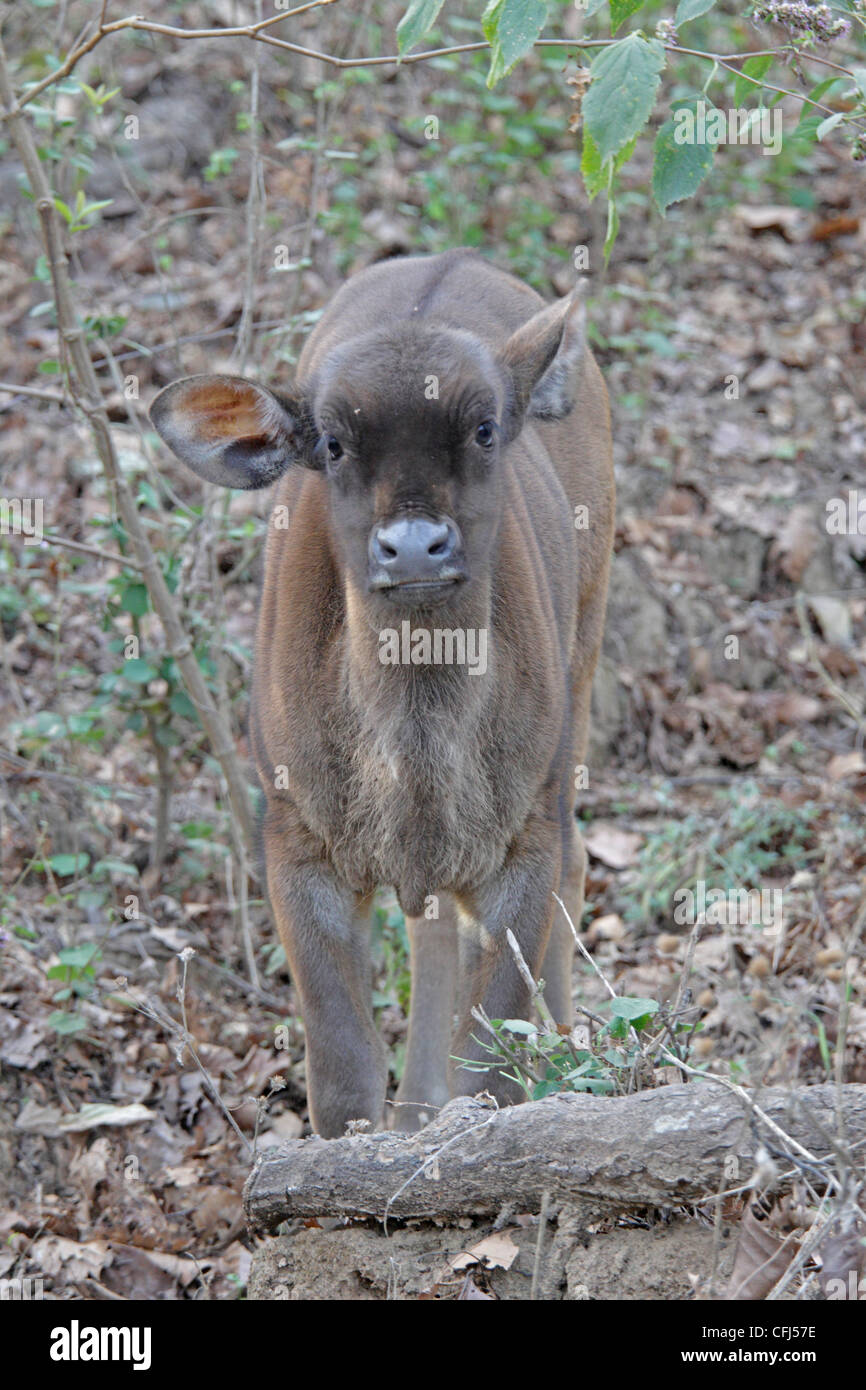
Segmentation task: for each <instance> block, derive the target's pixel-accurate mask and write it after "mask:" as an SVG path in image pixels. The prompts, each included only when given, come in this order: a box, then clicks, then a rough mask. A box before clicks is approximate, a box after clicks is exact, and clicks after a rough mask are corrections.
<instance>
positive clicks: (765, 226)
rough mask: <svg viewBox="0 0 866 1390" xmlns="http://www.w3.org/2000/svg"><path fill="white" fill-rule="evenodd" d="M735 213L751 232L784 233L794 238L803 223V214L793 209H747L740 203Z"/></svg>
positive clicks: (797, 209)
mask: <svg viewBox="0 0 866 1390" xmlns="http://www.w3.org/2000/svg"><path fill="white" fill-rule="evenodd" d="M734 212H735V213H736V215H737V217H739V219H740V221H741V222H744V223H745V225H746V226H747V227H748V229H749V231H750V232H769V231H773V232H782V233H784V235H785V236H792V235H793V233H794V232H795V231H796V230H797V229H798V228H799V226H800V224H801V223H802V221H803V213H802V212H801V210H800V209H799V208H792V207H746V205H745V204H743V203H740V204H739V205H738V206H737V207H735V208H734Z"/></svg>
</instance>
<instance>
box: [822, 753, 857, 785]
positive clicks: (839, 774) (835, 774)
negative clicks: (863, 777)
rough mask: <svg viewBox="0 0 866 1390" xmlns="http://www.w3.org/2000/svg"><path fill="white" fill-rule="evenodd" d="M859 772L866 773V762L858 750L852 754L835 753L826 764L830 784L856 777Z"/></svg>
mask: <svg viewBox="0 0 866 1390" xmlns="http://www.w3.org/2000/svg"><path fill="white" fill-rule="evenodd" d="M860 772H866V762H864V761H863V754H862V753H861V752H860V750H859V748H858V749H855V751H854V752H853V753H837V754H836V756H835V757H834V758H831V759H830V761H829V762H828V764H827V776H828V777H829V778H830V781H831V782H844V780H845V778H846V777H856V776H857V774H858V773H860Z"/></svg>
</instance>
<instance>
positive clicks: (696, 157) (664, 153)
mask: <svg viewBox="0 0 866 1390" xmlns="http://www.w3.org/2000/svg"><path fill="white" fill-rule="evenodd" d="M697 105H698V103H697V102H696V101H695V102H684V103H683V104H682V105H680V106H678V108H677V111H676V112H675V113H674V116H673V118H672V119H671V120H669V121H665V123H664V125H663V126H662V127H661V129H660V130H659V133H658V135H657V136H656V141H655V154H654V159H653V178H652V189H653V197H654V198H655V200H656V203H657V204H658V207H659V211H660V212H661V213H662V214H664V213H666V212H667V210H668V208H669V207H670V205H671V203H679V202H681V201H682V199H683V198H690V197H691V196H692V194H693V193H694V192H695V190H696V189H697V188H698V187H699V185H700V184H701V183H702V181H703V180H704V179H705V178H706V176H707V174H708V173H709V172H710V170H711V169H712V167H713V153H714V150H713V146H712V145H711V144H709V143H708V142H706V141H704V142H701V143H698V141H697V140H693V141H692V142H690V143H687V142H685V141H683V140H682V136H683V134H684V133H688V127H687V126H684V124H683V120H684V119H685V118H683V120H678V119H677V118H678V117H679V113H680V112H688V113H690V114H691V116H692V117H693V118H694V116H695V109H696V107H697ZM692 133H693V134H695V135H696V134H697V131H696V130H695V129H694V124H692ZM704 133H706V132H704ZM678 135H679V136H680V140H679V141H678V139H677V136H678Z"/></svg>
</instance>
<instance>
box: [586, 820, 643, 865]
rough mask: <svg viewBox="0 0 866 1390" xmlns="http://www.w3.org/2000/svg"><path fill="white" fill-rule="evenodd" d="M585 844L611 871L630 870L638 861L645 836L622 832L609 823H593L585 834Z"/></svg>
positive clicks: (630, 831)
mask: <svg viewBox="0 0 866 1390" xmlns="http://www.w3.org/2000/svg"><path fill="white" fill-rule="evenodd" d="M583 842H584V844H585V845H586V847H587V849H588V850H589V852H590V854H591V855H592V856H593V858H594V859H600V860H601V862H602V864H607V866H608V868H610V869H630V868H631V867H632V865H633V864H636V863H637V861H638V856H639V854H640V848H641V845H642V844H643V836H642V835H638V834H636V833H635V832H634V831H633V830H620V828H619V826H617V825H613V824H612V823H611V822H609V821H593V823H592V825H591V826H590V827H589V829H588V830H585V831H584V833H583Z"/></svg>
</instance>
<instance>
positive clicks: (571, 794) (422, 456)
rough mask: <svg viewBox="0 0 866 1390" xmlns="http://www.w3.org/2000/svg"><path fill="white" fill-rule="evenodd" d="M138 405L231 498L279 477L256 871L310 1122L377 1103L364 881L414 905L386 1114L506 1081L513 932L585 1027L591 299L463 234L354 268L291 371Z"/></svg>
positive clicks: (211, 383) (598, 491)
mask: <svg viewBox="0 0 866 1390" xmlns="http://www.w3.org/2000/svg"><path fill="white" fill-rule="evenodd" d="M151 419H152V420H153V423H154V425H155V427H156V429H157V430H158V431H159V433H160V434H161V436H162V437H163V439H164V440H165V441H166V443H167V444H168V445H169V446H170V448H171V449H172V450H173V452H174V453H175V454H176V455H177V456H178V458H180V459H182V460H183V461H184V462H185V463H187V464H188V465H189V466H190V467H192V468H193V469H194V470H195V471H196V472H197V473H199V474H200V475H202V476H203V477H205V478H207V479H209V480H210V481H212V482H216V483H221V484H224V485H225V486H228V487H241V488H257V487H266V486H268V485H269V484H271V483H273V482H275V481H277V480H279V481H278V482H277V487H276V489H275V494H274V499H273V501H274V506H273V511H272V514H271V520H270V525H269V531H268V539H267V547H266V554H265V568H264V583H263V588H262V595H261V605H260V611H259V618H258V636H257V642H256V659H255V676H254V682H253V688H252V699H251V718H250V730H251V742H252V747H253V750H254V755H255V761H256V765H257V769H258V774H259V777H260V780H261V784H262V788H263V791H264V799H265V810H264V819H263V825H262V833H263V844H264V853H265V863H266V870H267V883H268V891H269V895H270V900H271V904H272V907H273V911H274V915H275V917H276V921H277V926H278V929H279V933H280V938H281V940H282V942H283V945H284V946H285V950H286V955H287V957H288V961H289V967H290V970H291V974H292V979H293V981H294V983H295V986H296V988H297V990H298V992H299V995H300V1002H301V1008H302V1013H303V1018H304V1025H305V1031H306V1045H307V1079H308V1090H309V1103H310V1114H311V1118H312V1122H313V1125H314V1128H315V1129H316V1130H317V1132H318V1133H319V1134H322V1135H324V1136H326V1137H332V1136H336V1135H340V1134H342V1133H343V1131H344V1128H345V1125H346V1123H347V1121H349V1120H355V1119H366V1120H368V1121H370V1122H372V1124H373V1125H375V1126H379V1125H380V1124H381V1123H382V1121H383V1111H384V1107H385V1090H386V1080H387V1060H386V1054H385V1050H384V1047H383V1044H382V1042H381V1039H380V1038H379V1036H378V1033H377V1031H376V1028H375V1025H374V1021H373V1014H372V1001H371V967H370V956H369V934H370V924H369V917H370V910H371V900H372V896H373V893H374V891H375V890H376V888H377V887H379V886H383V885H392V886H393V888H394V889H395V891H396V894H397V897H398V900H399V902H400V905H401V906H402V908H403V910H404V912H405V913H406V918H407V924H408V933H409V941H410V953H411V969H412V996H411V1007H410V1020H409V1033H408V1043H407V1050H406V1061H405V1068H404V1074H403V1079H402V1081H401V1084H400V1087H399V1091H398V1095H397V1100H398V1102H400V1103H399V1104H398V1105H397V1106H395V1107H394V1108H393V1110H392V1111H391V1115H392V1122H393V1123H394V1125H395V1127H398V1128H415V1127H417V1126H418V1125H420V1124H421V1123H423V1122H425V1121H426V1120H427V1119H429V1118H431V1117H432V1113H433V1110H434V1108H435V1107H437V1106H441V1105H442V1104H444V1103H445V1102H446V1101H447V1100H448V1099H449V1097H450V1096H452V1095H455V1094H459V1093H464V1092H466V1093H473V1092H475V1091H478V1090H481V1089H484V1088H486V1089H488V1090H490V1091H492V1092H493V1093H494V1095H496V1096H497V1098H498V1099H499V1100H501V1101H503V1102H507V1101H512V1100H515V1099H518V1098H519V1097H518V1096H517V1095H516V1094H515V1092H514V1087H513V1083H510V1082H508V1081H506V1080H504V1078H503V1077H501V1076H500V1075H499V1073H498V1071H497V1070H496V1069H495V1068H494V1069H491V1070H490V1071H489V1072H487V1073H482V1074H480V1075H479V1073H478V1072H477V1071H473V1070H469V1069H467V1068H463V1067H461V1066H460V1065H459V1064H458V1063H456V1062H455V1061H454V1060H453V1058H454V1057H458V1058H462V1059H469V1060H474V1061H483V1060H484V1059H485V1058H486V1057H487V1054H486V1053H485V1052H484V1051H483V1049H481V1048H479V1046H478V1044H477V1042H476V1041H475V1040H474V1039H473V1037H472V1034H473V1033H476V1032H477V1031H478V1025H477V1024H476V1023H475V1022H474V1020H473V1018H472V1016H471V1009H472V1007H473V1006H476V1005H478V1004H481V1005H482V1006H483V1008H484V1009H485V1011H486V1013H487V1014H488V1016H490V1017H492V1018H526V1017H528V1013H529V1009H530V999H529V994H528V991H527V987H526V985H525V984H524V982H523V980H522V979H521V976H520V973H519V971H518V969H517V967H516V965H515V961H514V957H513V954H512V951H511V950H510V949H509V946H508V944H507V942H506V933H507V932H508V931H509V929H510V930H511V931H513V933H514V935H515V937H516V938H517V941H518V942H519V943H520V946H521V949H522V951H523V955H524V957H525V959H526V961H527V963H528V965H529V968H530V970H531V971H532V972H533V973H534V975H535V976H536V977H538V976H541V977H543V979H544V981H545V986H546V988H545V994H546V998H547V1001H548V1004H549V1005H550V1007H551V1009H552V1011H553V1014H554V1016H555V1017H556V1019H557V1021H559V1022H561V1023H564V1024H565V1023H569V1022H570V1020H571V966H572V957H573V948H574V941H573V937H572V934H571V930H570V927H569V926H568V923H567V922H566V920H565V918H564V915H563V914H562V913H561V911H560V910H559V909H558V908H557V907H556V903H555V900H554V894H555V893H556V894H558V895H559V896H561V897H562V899H563V901H564V902H565V904H566V906H567V908H568V911H569V914H570V916H571V918H572V921H573V922H575V923H576V924H579V923H580V917H581V908H582V898H583V878H584V851H583V846H582V844H581V840H580V836H579V833H578V831H577V828H576V824H575V819H574V809H575V798H576V791H575V785H576V783H579V782H580V781H581V778H580V775H579V772H578V769H579V768H581V767H582V766H583V764H584V759H585V756H586V743H587V724H588V719H589V706H590V690H591V685H592V677H593V671H594V669H595V665H596V661H597V658H598V653H599V647H600V644H601V638H602V628H603V622H604V608H605V601H606V594H607V580H608V567H609V560H610V553H611V547H612V537H613V524H614V486H613V466H612V457H611V440H610V422H609V412H608V402H607V392H606V390H605V386H604V383H603V381H602V378H601V374H600V372H599V370H598V367H597V365H596V362H595V360H594V359H593V357H592V354H591V352H590V351H589V349H588V347H587V345H586V341H585V334H584V309H583V306H582V304H581V301H580V297H579V295H578V294H577V293H575V294H574V295H571V296H569V297H567V298H565V299H563V300H561V301H559V302H557V303H554V304H550V305H545V303H544V302H543V300H542V299H541V298H540V297H539V296H538V295H537V294H536V293H535V292H534V291H533V290H531V289H529V288H527V287H526V286H525V285H523V284H522V283H521V282H520V281H518V280H516V279H514V278H513V277H512V276H510V275H508V274H505V273H503V272H501V271H499V270H497V269H495V268H494V267H493V266H492V265H490V264H489V263H488V262H487V261H486V260H485V259H483V258H482V257H481V256H480V255H478V254H477V253H475V252H473V251H467V250H457V251H449V252H446V253H445V254H444V255H439V256H430V257H423V256H417V257H416V256H413V257H408V258H405V259H397V260H389V261H386V262H384V263H381V264H379V265H376V266H374V267H372V268H370V269H368V270H365V271H363V272H361V273H360V274H358V275H356V276H354V277H353V278H352V279H350V280H349V281H348V282H347V283H346V284H345V285H344V286H343V287H342V288H341V289H340V290H339V292H338V293H337V294H336V296H335V297H334V299H333V300H332V302H331V304H330V305H329V307H328V308H327V310H326V311H325V313H324V314H323V316H322V318H321V319H320V321H319V323H318V324H317V326H316V328H315V330H314V331H313V333H312V334H311V336H310V338H309V339H308V341H307V344H306V346H305V348H304V351H303V353H302V355H301V359H300V361H299V363H298V368H297V373H296V378H295V381H294V384H293V385H292V386H290V387H287V388H282V387H280V388H275V389H269V388H268V387H266V386H264V385H260V384H258V383H255V382H253V381H248V380H246V379H243V378H240V377H231V376H195V377H188V378H186V379H184V380H181V381H177V382H175V383H173V384H172V385H170V386H168V387H166V389H165V390H163V391H162V392H161V393H160V394H159V396H158V397H157V398H156V400H155V402H154V404H153V407H152V410H151Z"/></svg>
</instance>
